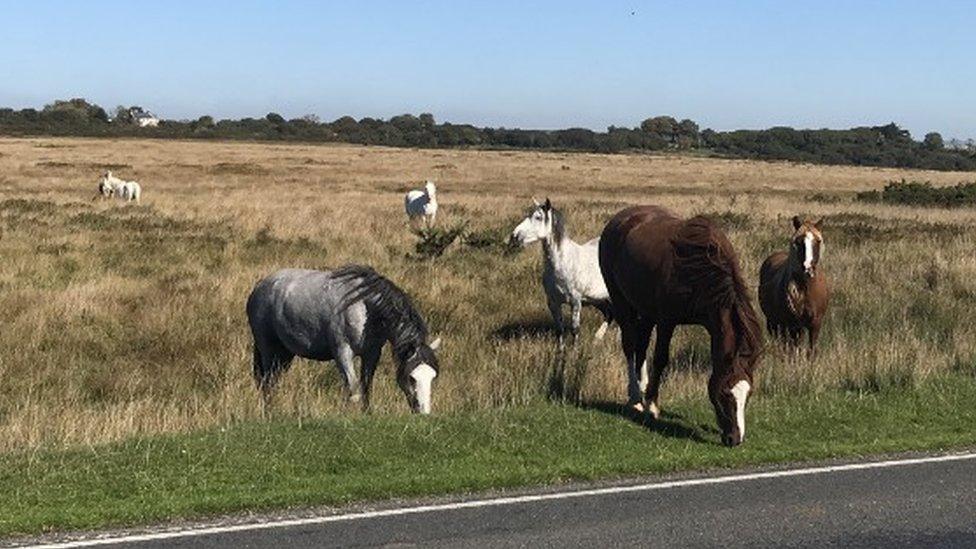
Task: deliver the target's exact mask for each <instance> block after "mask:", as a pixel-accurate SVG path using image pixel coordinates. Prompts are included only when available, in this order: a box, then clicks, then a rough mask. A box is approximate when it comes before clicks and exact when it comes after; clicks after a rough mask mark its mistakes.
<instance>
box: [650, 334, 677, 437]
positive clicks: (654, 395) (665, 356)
mask: <svg viewBox="0 0 976 549" xmlns="http://www.w3.org/2000/svg"><path fill="white" fill-rule="evenodd" d="M673 334H674V326H672V325H670V324H658V325H657V340H656V341H655V342H654V360H653V363H652V364H651V372H650V376H648V380H647V392H646V393H645V394H646V397H647V403H648V404H647V406H648V410H649V411H650V412H651V415H652V416H653V417H654V419H658V418H659V417H661V401H660V395H661V379H662V378H663V377H664V370H665V369H666V368H667V367H668V360H669V359H670V356H671V336H672V335H673Z"/></svg>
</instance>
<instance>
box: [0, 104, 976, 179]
mask: <svg viewBox="0 0 976 549" xmlns="http://www.w3.org/2000/svg"><path fill="white" fill-rule="evenodd" d="M140 111H143V109H141V108H140V107H135V106H132V107H125V106H121V105H120V106H118V107H116V109H115V110H114V111H113V114H112V115H109V113H108V112H107V111H106V110H105V109H103V108H102V107H100V106H98V105H96V104H93V103H89V102H88V101H87V100H85V99H80V98H76V99H70V100H58V101H54V102H53V103H50V104H48V105H45V106H44V107H43V108H42V109H40V110H38V109H33V108H26V109H22V110H14V109H10V108H0V134H2V135H8V136H36V135H50V136H84V137H150V138H173V139H230V140H233V139H242V140H267V141H312V142H343V143H356V144H362V145H383V146H391V147H417V148H455V147H468V148H487V149H492V148H494V149H543V150H563V151H580V152H600V153H620V152H629V151H673V150H678V151H682V150H683V151H697V152H700V153H704V154H712V155H716V156H723V157H731V158H750V159H760V160H791V161H797V162H812V163H820V164H847V165H859V166H880V167H897V168H920V169H934V170H962V171H976V144H974V143H973V140H969V141H968V142H966V143H958V142H956V143H954V144H953V146H947V145H946V143H945V142H944V140H943V138H942V136H941V135H939V134H938V133H935V132H932V133H929V134H927V135H925V137H924V139H923V140H922V141H916V140H914V139H913V138H912V136H911V134H910V133H909V132H908V131H907V130H904V129H902V128H900V127H899V126H898V125H896V124H895V123H890V124H887V125H884V126H871V127H858V128H851V129H846V130H831V129H794V128H790V127H775V128H769V129H765V130H734V131H715V130H712V129H705V130H700V129H699V126H698V124H696V123H695V122H694V121H692V120H688V119H685V120H677V119H675V118H674V117H671V116H655V117H652V118H647V119H645V120H644V121H643V122H641V123H640V125H639V126H637V127H634V128H623V127H616V126H610V127H609V128H607V130H606V131H605V132H599V131H593V130H590V129H587V128H568V129H563V130H526V129H518V128H491V127H477V126H474V125H471V124H452V123H449V122H444V123H437V122H436V121H435V120H434V116H433V115H431V114H429V113H424V114H420V115H419V116H415V115H412V114H402V115H398V116H394V117H392V118H390V119H388V120H383V119H380V118H369V117H366V118H361V119H359V120H356V119H355V118H353V117H351V116H343V117H341V118H338V119H336V120H334V121H332V122H322V121H320V120H319V119H318V117H316V116H315V115H307V116H304V117H301V118H293V119H290V120H288V119H285V118H284V117H283V116H281V115H279V114H277V113H269V114H268V115H267V116H264V117H263V118H242V119H239V120H231V119H226V120H215V119H214V118H213V117H212V116H201V117H200V118H198V119H196V120H161V121H160V123H159V125H158V126H157V127H152V128H141V127H138V126H137V125H136V124H134V122H133V120H132V115H131V113H132V112H140Z"/></svg>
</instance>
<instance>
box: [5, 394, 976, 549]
mask: <svg viewBox="0 0 976 549" xmlns="http://www.w3.org/2000/svg"><path fill="white" fill-rule="evenodd" d="M973 402H976V380H974V379H973V378H971V377H968V376H961V375H960V376H953V377H951V378H942V379H938V380H934V381H930V382H926V383H924V384H922V385H920V386H918V387H916V388H915V389H914V390H912V391H908V390H890V391H883V392H878V393H871V394H855V393H830V394H826V395H822V396H819V397H803V398H799V399H797V398H795V397H794V398H787V397H762V396H759V397H757V398H755V399H753V402H752V403H751V405H750V410H749V420H750V422H749V425H748V437H747V441H746V443H745V444H744V445H743V446H741V447H739V448H736V449H732V450H730V449H726V448H724V447H722V446H720V445H719V444H718V437H717V434H716V433H715V432H714V430H713V427H712V426H713V425H714V420H713V418H712V414H711V411H710V409H709V408H708V407H707V403H706V399H705V398H704V396H703V397H702V398H701V399H700V401H695V402H685V403H673V404H671V406H670V408H669V411H670V412H671V413H672V414H670V415H669V416H668V417H667V418H666V419H665V420H664V421H663V422H661V423H659V424H658V425H657V426H656V427H647V426H642V425H638V424H636V423H634V422H632V421H630V420H629V419H627V418H625V417H623V416H621V415H620V414H619V408H618V407H616V406H614V405H605V406H604V405H594V406H591V407H584V408H577V407H573V406H567V405H557V404H550V405H543V404H540V405H537V406H530V407H525V408H517V409H511V410H506V411H490V412H484V413H479V414H457V415H446V416H433V417H430V418H421V417H395V416H389V417H384V416H355V417H341V418H332V419H323V420H318V421H312V422H305V423H302V424H300V425H299V424H297V423H292V422H289V423H277V422H265V423H256V424H243V425H237V426H234V427H231V428H228V429H221V430H211V431H206V432H201V433H196V434H192V435H182V436H166V437H153V438H147V439H140V440H132V441H127V442H123V443H118V444H110V445H104V446H99V447H94V448H88V449H84V450H73V451H58V452H54V451H41V452H36V453H30V454H8V455H5V456H0V491H2V493H3V494H4V497H2V498H0V535H3V536H9V535H13V534H21V533H36V532H41V531H45V530H60V529H79V528H96V527H103V526H110V525H123V524H137V523H147V522H152V521H159V520H165V519H170V518H175V517H200V516H205V515H207V514H213V513H222V512H232V511H237V510H242V509H271V508H282V507H288V506H307V505H322V504H343V503H349V502H353V501H363V500H378V499H383V498H391V497H409V496H423V495H431V494H444V493H458V492H465V491H473V490H483V489H488V488H501V487H513V486H522V485H537V484H549V483H556V482H560V481H566V480H570V479H596V478H606V477H619V476H628V475H641V474H653V473H665V472H671V471H678V470H694V469H704V468H717V467H740V466H746V465H754V464H764V463H775V462H787V461H796V460H810V459H822V458H830V457H839V456H860V455H868V454H877V453H883V452H893V451H905V450H933V449H940V448H948V447H959V446H966V445H972V444H974V443H976V406H973Z"/></svg>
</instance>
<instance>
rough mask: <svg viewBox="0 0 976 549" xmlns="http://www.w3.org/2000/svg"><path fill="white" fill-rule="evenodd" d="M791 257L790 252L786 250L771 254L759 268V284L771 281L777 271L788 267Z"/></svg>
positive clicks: (762, 284)
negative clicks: (787, 263)
mask: <svg viewBox="0 0 976 549" xmlns="http://www.w3.org/2000/svg"><path fill="white" fill-rule="evenodd" d="M789 258H790V256H789V254H788V253H786V252H784V251H778V252H773V253H771V254H769V257H767V258H766V261H763V264H762V267H760V268H759V285H760V286H764V285H767V284H769V283H771V282H772V281H773V278H775V276H776V273H778V272H780V271H781V270H782V269H783V268H784V267H786V262H787V261H788V260H789Z"/></svg>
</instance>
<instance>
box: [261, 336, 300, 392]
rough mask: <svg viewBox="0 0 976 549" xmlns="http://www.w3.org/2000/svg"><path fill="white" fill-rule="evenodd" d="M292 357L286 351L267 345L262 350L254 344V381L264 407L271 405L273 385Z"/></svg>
mask: <svg viewBox="0 0 976 549" xmlns="http://www.w3.org/2000/svg"><path fill="white" fill-rule="evenodd" d="M293 358H294V357H293V356H291V355H289V354H288V353H287V352H281V353H277V352H275V351H274V350H273V349H271V348H269V347H265V349H264V350H263V351H262V350H261V349H260V348H259V345H258V344H257V343H255V344H254V381H255V383H257V386H258V389H260V391H261V397H262V400H263V402H264V406H265V408H267V407H268V406H270V405H271V395H272V393H273V391H274V386H275V385H276V384H277V383H278V378H279V377H280V376H281V373H282V372H283V371H284V370H287V369H288V367H289V366H290V365H291V361H292V359H293Z"/></svg>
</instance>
